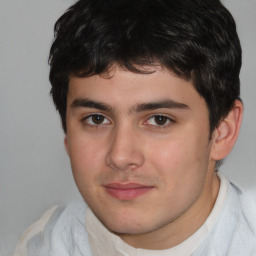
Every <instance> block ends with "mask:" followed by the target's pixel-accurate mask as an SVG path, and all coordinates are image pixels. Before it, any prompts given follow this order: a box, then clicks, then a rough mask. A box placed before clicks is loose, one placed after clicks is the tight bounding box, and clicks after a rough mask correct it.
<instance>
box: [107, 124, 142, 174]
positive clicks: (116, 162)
mask: <svg viewBox="0 0 256 256" xmlns="http://www.w3.org/2000/svg"><path fill="white" fill-rule="evenodd" d="M141 146H142V145H141V143H140V142H139V140H138V136H137V134H136V132H134V131H133V130H132V129H122V128H119V129H115V130H114V131H113V133H112V137H111V143H110V147H109V151H108V153H107V155H106V164H107V165H108V166H109V167H111V168H112V169H113V170H120V171H125V170H135V169H137V168H138V167H141V166H142V165H143V163H144V154H143V147H141Z"/></svg>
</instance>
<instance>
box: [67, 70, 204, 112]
mask: <svg viewBox="0 0 256 256" xmlns="http://www.w3.org/2000/svg"><path fill="white" fill-rule="evenodd" d="M153 71H154V72H152V73H148V74H139V73H133V72H130V71H125V70H123V69H120V68H115V69H114V70H112V71H111V73H108V74H107V75H94V76H91V77H77V76H70V82H69V90H68V104H72V102H73V101H74V100H76V99H83V98H86V99H88V98H89V99H91V100H97V101H100V102H104V103H107V104H108V105H111V106H114V105H119V106H121V105H123V106H124V105H126V106H127V107H128V106H130V107H131V106H133V105H134V104H136V103H137V104H140V103H144V102H153V101H159V100H161V101H163V100H168V99H171V100H173V101H175V102H178V103H181V104H186V105H193V104H196V103H202V102H203V103H204V99H203V98H202V97H201V96H200V95H199V94H198V92H197V91H196V90H195V88H194V86H193V84H192V82H191V81H186V80H184V79H182V78H180V77H178V76H176V75H175V74H173V73H171V72H169V71H166V70H163V69H156V70H153ZM204 105H205V104H204Z"/></svg>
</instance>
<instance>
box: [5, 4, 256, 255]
mask: <svg viewBox="0 0 256 256" xmlns="http://www.w3.org/2000/svg"><path fill="white" fill-rule="evenodd" d="M73 2H74V1H71V0H41V1H36V0H0V75H1V76H0V252H1V253H2V256H3V255H8V254H9V253H10V250H11V249H12V248H13V246H14V243H15V242H16V241H17V239H18V237H19V236H20V235H21V234H22V232H23V231H24V230H25V229H26V228H27V227H28V226H29V225H30V224H31V223H33V222H34V221H36V220H37V218H38V217H40V216H41V215H42V213H43V212H45V211H46V210H47V209H48V208H49V207H51V206H52V205H54V204H57V203H61V202H64V201H67V200H70V199H71V198H73V197H77V196H79V195H78V192H77V190H76V187H75V185H74V182H73V178H72V174H71V171H70V166H69V161H68V158H67V156H66V153H65V150H64V146H63V137H64V136H63V132H62V130H61V126H60V120H59V117H58V115H57V113H56V111H55V109H54V107H53V104H52V102H51V99H50V97H49V90H50V84H49V82H48V71H49V67H48V65H47V57H48V52H49V47H50V45H51V42H52V37H53V25H54V22H55V21H56V19H57V18H58V17H59V16H60V15H61V14H62V12H63V11H64V10H65V9H66V8H67V7H68V6H69V5H71V4H72V3H73ZM223 3H224V4H225V5H226V6H227V7H228V8H229V10H230V11H231V13H232V14H233V15H234V17H235V19H236V22H237V26H238V32H239V35H240V39H241V43H242V47H243V68H242V73H241V86H242V91H241V95H242V98H243V100H244V103H245V113H244V120H243V126H242V130H241V133H240V138H239V140H238V142H237V144H236V146H235V148H234V150H233V151H232V153H231V155H230V156H229V157H228V158H227V159H226V160H225V163H224V165H223V166H222V167H221V170H222V171H223V172H224V173H225V174H226V175H227V176H228V177H230V178H231V179H232V180H239V181H241V182H243V183H245V184H246V185H251V186H255V184H256V171H255V167H256V154H255V153H256V115H255V110H256V107H255V97H256V84H255V83H256V65H255V60H256V1H255V0H243V1H241V0H224V1H223ZM1 253H0V254H1Z"/></svg>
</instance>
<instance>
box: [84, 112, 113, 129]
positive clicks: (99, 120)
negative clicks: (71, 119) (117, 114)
mask: <svg viewBox="0 0 256 256" xmlns="http://www.w3.org/2000/svg"><path fill="white" fill-rule="evenodd" d="M83 123H85V124H88V125H90V126H95V127H98V126H102V125H104V126H105V125H110V124H111V122H110V121H109V120H108V119H107V118H106V117H105V116H104V115H101V114H92V115H89V116H87V117H86V118H84V119H83Z"/></svg>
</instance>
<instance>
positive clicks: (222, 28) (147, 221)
mask: <svg viewBox="0 0 256 256" xmlns="http://www.w3.org/2000/svg"><path fill="white" fill-rule="evenodd" d="M50 66H51V71H50V81H51V84H52V90H51V93H52V96H53V100H54V103H55V105H56V108H57V110H58V111H59V113H60V116H61V120H62V126H63V129H64V131H65V146H66V150H67V153H68V155H69V157H70V161H71V167H72V171H73V175H74V178H75V181H76V184H77V187H78V189H79V191H80V193H81V195H82V197H83V199H84V201H82V202H77V203H73V204H70V205H68V206H66V207H54V208H52V209H50V210H49V211H48V212H47V213H46V214H45V215H44V216H43V217H42V218H41V219H40V220H39V221H38V222H37V223H36V224H34V225H33V226H32V227H31V228H30V229H29V230H28V231H27V232H26V233H25V235H24V237H23V238H22V239H21V242H20V244H19V245H18V246H17V249H16V253H15V255H33V256H35V255H62V256H65V255H72V256H74V255H75V256H78V255H83V256H85V255H86V256H87V255H94V256H99V255H111V256H112V255H129V256H130V255H138V256H150V255H152V256H156V255H168V256H169V255H182V256H185V255H196V256H198V255H203V256H205V255H207V256H211V255H223V256H224V255H241V256H242V255H243V256H244V255H256V236H255V231H256V221H255V210H256V208H254V207H255V206H254V205H253V203H254V201H253V200H252V201H251V203H248V200H249V199H248V197H249V196H251V197H252V195H245V194H244V193H243V191H242V190H241V189H239V188H238V187H237V186H236V185H234V184H231V183H229V181H228V180H227V179H226V178H225V177H224V176H223V175H222V174H220V173H218V172H217V171H216V168H217V166H219V164H220V162H221V160H222V159H224V158H225V157H226V156H227V155H228V154H229V152H230V151H231V149H232V147H233V146H234V144H235V141H236V139H237V137H238V133H239V128H240V124H241V119H242V112H243V105H242V103H241V100H240V99H239V91H240V90H239V72H240V67H241V48H240V43H239V39H238V36H237V33H236V27H235V23H234V20H233V18H232V16H231V14H230V13H229V12H228V11H227V10H226V9H225V8H224V7H223V6H222V4H221V3H220V2H219V1H217V0H216V1H209V0H206V1H201V0H193V1H191V0H173V1H170V0H154V1H151V0H137V1H132V0H122V1H120V0H109V1H106V0H104V1H103V0H96V1H95V0H80V1H78V2H77V3H76V4H74V5H73V6H72V7H70V9H69V10H67V12H66V13H65V14H64V15H63V16H62V17H61V18H60V19H59V20H58V21H57V23H56V25H55V40H54V42H53V45H52V48H51V51H50ZM254 199H255V198H254Z"/></svg>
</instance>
